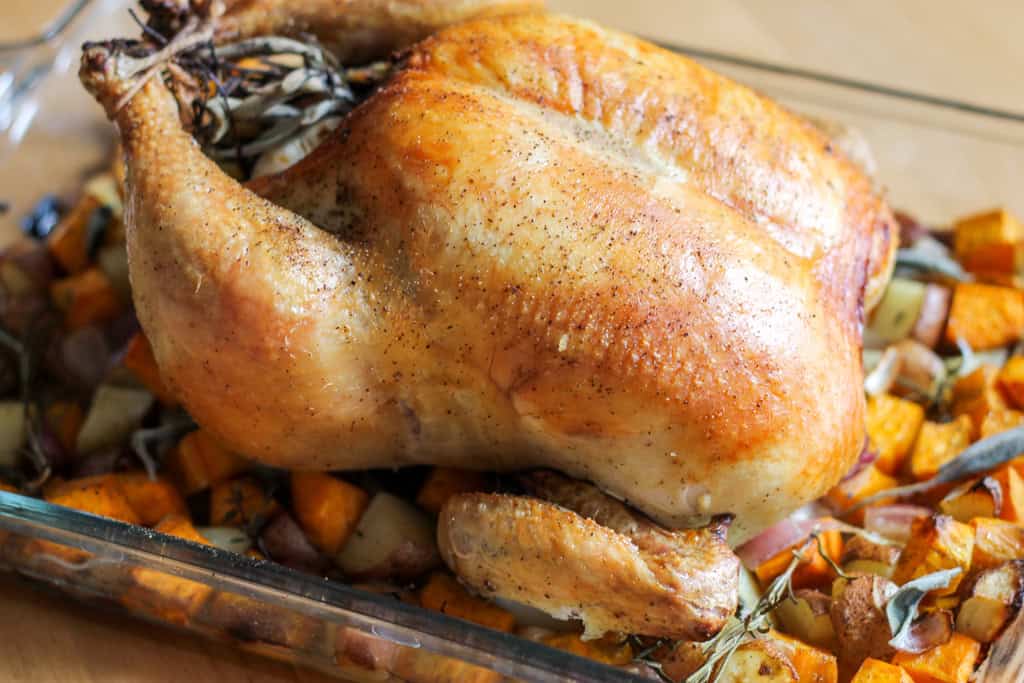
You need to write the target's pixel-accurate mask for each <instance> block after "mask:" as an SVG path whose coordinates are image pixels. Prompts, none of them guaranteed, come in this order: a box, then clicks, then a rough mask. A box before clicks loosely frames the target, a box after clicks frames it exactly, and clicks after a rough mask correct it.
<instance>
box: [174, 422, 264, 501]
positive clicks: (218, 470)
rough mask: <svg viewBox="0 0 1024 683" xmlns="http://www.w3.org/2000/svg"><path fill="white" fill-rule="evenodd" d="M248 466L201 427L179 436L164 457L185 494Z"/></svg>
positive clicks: (235, 473)
mask: <svg viewBox="0 0 1024 683" xmlns="http://www.w3.org/2000/svg"><path fill="white" fill-rule="evenodd" d="M250 466H251V464H250V463H249V462H248V461H247V460H246V459H245V458H243V457H241V456H239V455H236V454H234V453H232V452H231V451H229V450H227V449H226V448H224V447H223V446H221V445H220V444H219V443H218V442H217V441H216V440H215V439H214V438H213V437H212V436H210V435H209V434H208V433H207V432H206V431H205V430H203V429H198V430H196V431H194V432H190V433H188V434H186V435H185V436H184V437H182V439H181V441H179V442H178V445H177V446H175V447H174V448H172V449H171V451H170V452H169V453H168V454H167V457H166V458H165V460H164V468H165V469H166V470H167V472H168V474H169V475H170V477H171V479H173V480H174V481H175V482H176V483H177V484H178V488H179V489H181V492H182V493H183V494H184V495H186V496H190V495H192V494H193V493H197V492H198V491H202V490H203V489H206V488H209V487H210V486H211V485H212V484H218V483H220V482H222V481H225V480H227V479H230V478H231V477H234V476H235V475H238V474H241V473H242V472H245V471H246V470H247V469H249V467H250Z"/></svg>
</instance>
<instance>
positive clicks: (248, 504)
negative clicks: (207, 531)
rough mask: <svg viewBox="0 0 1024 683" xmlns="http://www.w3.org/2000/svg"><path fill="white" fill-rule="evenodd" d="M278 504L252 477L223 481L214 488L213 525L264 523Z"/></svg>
mask: <svg viewBox="0 0 1024 683" xmlns="http://www.w3.org/2000/svg"><path fill="white" fill-rule="evenodd" d="M278 507H279V506H278V504H277V501H276V500H274V499H273V498H272V497H271V496H270V495H268V493H267V491H266V489H265V488H264V487H263V486H262V485H261V484H260V483H259V482H258V481H256V480H255V479H253V478H252V477H239V478H238V479H230V480H228V481H222V482H219V483H217V484H214V485H213V488H212V489H210V525H211V526H235V527H247V526H249V525H251V524H255V525H257V526H260V525H262V523H263V522H266V521H267V520H269V519H270V518H271V517H272V516H273V515H274V513H275V512H277V510H278Z"/></svg>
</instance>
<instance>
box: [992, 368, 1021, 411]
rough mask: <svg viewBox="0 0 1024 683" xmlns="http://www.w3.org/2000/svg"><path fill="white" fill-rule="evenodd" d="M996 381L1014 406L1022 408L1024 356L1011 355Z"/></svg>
mask: <svg viewBox="0 0 1024 683" xmlns="http://www.w3.org/2000/svg"><path fill="white" fill-rule="evenodd" d="M997 382H998V383H999V388H1000V389H1002V390H1003V394H1004V395H1005V396H1006V397H1007V398H1008V399H1009V400H1010V403H1012V404H1013V407H1014V408H1024V356H1011V357H1010V358H1009V360H1007V361H1006V365H1004V366H1003V369H1002V370H1000V371H999V377H998V380H997Z"/></svg>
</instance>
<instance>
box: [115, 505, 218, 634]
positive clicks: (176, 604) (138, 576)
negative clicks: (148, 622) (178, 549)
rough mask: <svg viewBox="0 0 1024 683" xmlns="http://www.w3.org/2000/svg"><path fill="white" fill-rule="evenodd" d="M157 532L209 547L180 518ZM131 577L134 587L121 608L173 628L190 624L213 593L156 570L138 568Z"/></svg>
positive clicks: (175, 517)
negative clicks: (168, 624) (167, 623)
mask: <svg viewBox="0 0 1024 683" xmlns="http://www.w3.org/2000/svg"><path fill="white" fill-rule="evenodd" d="M155 528H156V530H157V531H160V532H162V533H165V534H169V535H171V536H177V537H179V538H184V539H186V540H189V541H193V542H195V543H201V544H203V545H209V542H208V541H207V540H206V539H205V538H203V536H202V535H201V534H200V533H199V532H198V531H196V528H195V527H194V526H192V522H190V521H189V520H188V519H187V518H185V517H182V516H180V515H171V516H169V517H165V518H164V519H163V520H162V521H161V522H160V523H159V524H157V525H156V527H155ZM131 574H132V581H133V585H132V586H131V587H130V588H129V589H128V590H127V591H126V592H125V594H124V596H122V598H121V602H122V604H123V605H124V606H125V607H127V608H128V609H129V610H132V611H136V612H140V613H142V614H145V615H148V616H152V617H156V618H158V619H162V620H164V621H167V622H170V623H172V624H178V625H185V624H187V623H188V621H189V619H190V618H191V617H192V615H194V614H195V613H196V611H197V610H199V609H200V607H202V605H203V603H204V602H206V600H207V598H209V596H210V594H211V593H212V591H213V589H212V588H210V587H209V586H207V585H204V584H201V583H198V582H196V581H190V580H189V579H182V578H179V577H177V576H173V575H171V574H166V573H164V572H162V571H159V570H157V569H149V568H145V567H135V568H134V569H132V571H131Z"/></svg>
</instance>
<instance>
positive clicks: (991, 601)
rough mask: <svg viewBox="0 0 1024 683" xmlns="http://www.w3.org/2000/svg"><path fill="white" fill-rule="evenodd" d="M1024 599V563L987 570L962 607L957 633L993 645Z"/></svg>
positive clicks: (981, 574)
mask: <svg viewBox="0 0 1024 683" xmlns="http://www.w3.org/2000/svg"><path fill="white" fill-rule="evenodd" d="M1022 599H1024V561H1022V560H1013V561H1010V562H1006V563H1003V564H1002V565H1000V566H998V567H995V568H993V569H986V570H985V571H983V572H981V573H980V574H978V576H977V577H976V578H975V580H974V582H973V584H972V586H971V589H970V591H969V593H968V597H967V598H966V599H965V600H964V601H963V603H962V604H961V605H960V611H959V613H958V614H957V617H956V630H957V631H959V632H960V633H963V634H964V635H966V636H969V637H971V638H973V639H974V640H977V641H978V642H980V643H991V642H992V641H993V640H995V639H996V638H997V637H998V636H999V633H1000V632H1001V631H1002V630H1003V627H1005V626H1006V624H1007V623H1009V621H1010V620H1011V619H1012V618H1013V617H1014V615H1015V614H1016V613H1017V610H1019V609H1020V606H1021V601H1022Z"/></svg>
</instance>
